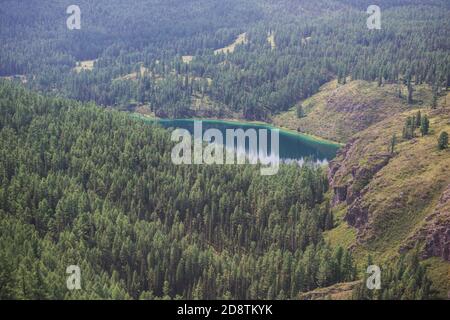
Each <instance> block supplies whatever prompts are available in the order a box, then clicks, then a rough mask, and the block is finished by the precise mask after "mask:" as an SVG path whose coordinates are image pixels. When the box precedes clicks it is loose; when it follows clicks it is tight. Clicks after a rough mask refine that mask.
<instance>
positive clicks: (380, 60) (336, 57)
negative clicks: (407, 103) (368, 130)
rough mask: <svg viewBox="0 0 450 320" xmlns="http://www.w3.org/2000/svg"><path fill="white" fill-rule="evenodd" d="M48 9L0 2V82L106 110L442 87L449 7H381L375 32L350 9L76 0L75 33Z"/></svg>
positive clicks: (227, 109) (264, 106)
mask: <svg viewBox="0 0 450 320" xmlns="http://www.w3.org/2000/svg"><path fill="white" fill-rule="evenodd" d="M45 3H46V5H45V6H42V4H41V2H39V4H38V2H33V1H30V2H19V1H12V0H10V1H8V4H9V6H8V8H9V9H8V13H9V12H11V13H10V14H8V15H7V16H5V19H2V20H1V21H2V22H0V23H3V25H0V30H3V31H2V32H1V33H0V37H1V39H2V41H3V43H4V45H2V47H1V54H0V65H1V68H0V73H1V75H3V76H14V75H16V76H17V77H19V76H21V77H20V79H21V80H22V81H23V82H26V83H27V85H28V86H30V87H31V88H34V89H39V90H43V91H51V92H57V93H59V94H61V93H62V94H64V95H66V96H68V97H71V98H76V99H78V100H82V101H89V100H93V101H96V102H97V103H98V104H101V105H105V106H116V107H120V108H127V109H134V108H135V107H137V106H145V107H146V108H148V109H149V110H150V111H152V112H153V113H156V115H158V116H161V117H189V116H192V115H194V114H197V115H208V116H214V117H230V116H232V117H242V118H246V119H260V120H270V118H271V116H272V115H273V114H276V113H278V112H280V111H286V110H288V109H289V108H291V107H292V106H294V105H295V104H296V103H298V102H299V101H300V100H303V99H305V98H308V97H309V96H311V95H312V94H314V93H316V92H317V91H318V90H319V88H320V86H321V85H323V84H324V83H326V82H328V81H330V80H332V79H334V78H337V79H338V81H339V82H340V83H341V82H345V81H347V80H346V79H347V77H351V79H353V80H356V79H361V80H373V81H378V82H379V83H395V84H405V85H407V87H408V91H411V93H412V92H413V91H414V89H415V86H417V85H420V84H422V83H427V84H429V85H430V86H433V87H434V88H436V90H437V88H440V87H445V86H448V85H449V84H450V72H449V70H450V67H449V66H450V60H449V59H450V58H449V55H448V50H449V47H450V43H449V38H448V36H446V34H448V33H449V32H450V30H449V24H448V16H449V14H450V7H449V3H448V2H447V1H440V0H433V1H427V2H426V4H424V3H423V1H413V0H401V1H400V0H396V1H385V2H382V3H381V4H380V6H381V9H382V29H381V30H368V29H367V27H366V19H367V14H366V11H365V10H366V8H367V6H366V7H365V6H364V4H363V3H362V2H359V3H358V1H351V0H339V1H338V0H323V1H318V2H314V4H313V3H311V1H306V0H301V1H288V0H284V1H277V2H276V3H275V4H274V3H272V1H265V0H263V1H254V0H246V1H227V2H223V1H215V0H214V1H212V0H208V1H206V0H195V1H159V0H152V1H144V0H133V1H131V2H130V1H129V2H127V4H126V5H124V4H123V2H121V1H95V3H92V2H91V1H80V4H79V5H80V8H81V11H82V22H83V24H82V26H81V30H72V31H71V30H68V29H67V28H66V27H65V19H66V18H67V15H64V12H65V8H66V7H67V6H68V5H69V4H70V3H69V1H64V0H59V1H52V2H45ZM28 12H33V13H34V14H28ZM4 15H5V13H2V16H4ZM13 21H19V23H17V24H15V28H13V29H11V28H10V27H9V26H10V24H11V23H13ZM22 22H23V23H22ZM10 29H11V30H10ZM239 35H244V38H245V41H242V42H241V44H239V45H237V46H236V47H233V50H232V52H231V51H226V50H225V51H223V50H222V51H220V50H217V49H220V48H225V47H227V46H229V45H230V44H232V43H233V42H234V41H235V40H236V39H238V36H239ZM215 50H216V51H215ZM220 52H221V53H220ZM83 64H87V65H89V67H87V68H83V67H80V66H81V65H83ZM77 66H78V67H77Z"/></svg>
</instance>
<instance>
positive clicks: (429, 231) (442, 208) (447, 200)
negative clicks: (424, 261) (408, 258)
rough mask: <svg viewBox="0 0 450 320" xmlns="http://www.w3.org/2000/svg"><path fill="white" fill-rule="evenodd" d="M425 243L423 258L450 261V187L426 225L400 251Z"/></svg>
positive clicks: (443, 194)
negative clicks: (418, 243) (438, 258)
mask: <svg viewBox="0 0 450 320" xmlns="http://www.w3.org/2000/svg"><path fill="white" fill-rule="evenodd" d="M423 241H425V248H424V252H423V255H422V256H423V258H429V257H441V258H443V259H444V260H446V261H450V185H449V186H448V187H447V188H446V189H445V191H444V192H443V193H442V195H441V197H440V199H439V203H438V204H437V206H436V208H435V209H434V211H433V213H432V214H431V215H429V216H428V217H427V218H426V222H425V224H424V225H423V226H422V227H421V228H420V229H419V231H418V232H416V233H415V234H414V235H413V236H411V237H409V238H408V240H407V244H406V245H405V246H403V247H402V248H401V250H400V251H406V250H409V249H412V248H413V247H414V246H415V244H416V243H417V242H423Z"/></svg>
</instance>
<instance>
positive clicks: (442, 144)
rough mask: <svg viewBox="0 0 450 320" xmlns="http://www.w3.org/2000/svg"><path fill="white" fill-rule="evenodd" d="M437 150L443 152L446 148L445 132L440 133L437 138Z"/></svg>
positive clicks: (446, 134)
mask: <svg viewBox="0 0 450 320" xmlns="http://www.w3.org/2000/svg"><path fill="white" fill-rule="evenodd" d="M438 148H439V150H444V149H447V148H448V133H447V132H445V131H443V132H441V134H440V136H439V139H438Z"/></svg>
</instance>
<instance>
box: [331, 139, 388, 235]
mask: <svg viewBox="0 0 450 320" xmlns="http://www.w3.org/2000/svg"><path fill="white" fill-rule="evenodd" d="M359 142H360V141H359V140H358V139H353V140H352V141H350V142H349V143H348V144H347V145H346V146H345V147H344V148H342V149H341V151H340V152H339V153H338V155H337V157H336V159H335V160H333V161H331V162H330V169H329V173H328V179H329V182H330V185H331V186H332V188H333V190H334V197H333V200H332V205H333V206H335V205H338V204H340V203H343V202H345V203H346V204H347V205H348V210H347V214H346V216H345V220H346V221H347V223H348V224H349V225H351V226H354V227H356V228H358V229H359V230H361V229H363V228H364V227H365V226H366V224H367V223H368V221H369V211H368V208H367V207H366V206H365V205H364V204H363V201H362V198H363V196H364V194H365V193H366V192H367V191H368V188H367V186H368V184H369V183H370V180H371V179H372V178H373V177H374V176H375V174H376V173H377V172H379V171H380V170H381V169H382V168H383V167H385V166H386V165H387V164H388V163H389V160H390V159H391V155H390V154H376V155H372V156H370V157H369V158H368V160H367V163H366V164H365V165H364V166H358V165H353V166H351V167H347V166H346V163H347V160H348V158H350V157H352V156H354V154H355V153H356V150H355V149H356V147H357V144H358V143H359Z"/></svg>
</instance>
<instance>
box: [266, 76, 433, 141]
mask: <svg viewBox="0 0 450 320" xmlns="http://www.w3.org/2000/svg"><path fill="white" fill-rule="evenodd" d="M415 89H416V91H415V93H414V99H415V100H416V101H415V105H416V106H420V105H426V104H429V103H430V102H431V90H430V88H429V87H428V86H425V85H421V86H417V87H416V88H415ZM402 92H403V96H405V95H406V92H407V90H406V88H405V87H404V86H402ZM299 103H301V104H302V105H303V109H304V111H305V113H306V117H304V118H301V119H299V118H298V117H297V112H296V108H297V106H294V107H292V108H291V109H290V110H289V111H287V112H285V113H282V114H279V115H277V116H275V117H274V119H273V122H274V123H275V124H276V125H283V126H285V127H288V128H290V129H293V130H299V131H301V132H304V133H309V134H313V135H317V136H320V137H323V138H326V139H330V140H333V141H338V142H346V141H348V139H349V138H350V137H351V136H353V135H354V134H355V133H357V132H359V131H361V130H364V129H366V128H367V127H369V126H370V125H372V124H374V123H376V122H379V121H381V120H383V119H385V118H386V117H389V116H391V115H394V114H397V113H399V112H401V111H404V110H407V109H408V105H407V103H406V101H405V99H404V98H403V99H401V98H399V97H398V86H397V85H393V84H384V85H383V86H381V87H379V86H378V85H377V83H373V82H366V81H351V82H349V83H347V84H345V85H340V84H338V83H337V81H336V80H335V81H331V82H329V83H327V84H325V85H323V86H322V88H321V89H320V91H319V93H317V94H315V95H314V96H312V97H310V98H308V99H306V100H305V101H302V102H299Z"/></svg>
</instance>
